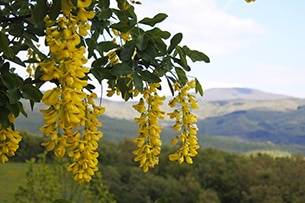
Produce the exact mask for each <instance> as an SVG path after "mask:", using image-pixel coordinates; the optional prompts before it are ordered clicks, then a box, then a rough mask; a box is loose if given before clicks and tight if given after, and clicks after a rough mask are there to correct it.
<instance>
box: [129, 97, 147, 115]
mask: <svg viewBox="0 0 305 203" xmlns="http://www.w3.org/2000/svg"><path fill="white" fill-rule="evenodd" d="M132 107H133V108H134V109H135V110H137V111H138V112H140V113H144V112H145V111H146V107H145V104H144V100H143V98H141V99H140V101H139V103H138V104H135V105H132Z"/></svg>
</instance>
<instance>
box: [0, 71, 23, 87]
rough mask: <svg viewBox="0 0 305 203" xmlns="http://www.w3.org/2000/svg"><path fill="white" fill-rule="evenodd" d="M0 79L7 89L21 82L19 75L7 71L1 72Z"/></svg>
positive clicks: (20, 84) (17, 85)
mask: <svg viewBox="0 0 305 203" xmlns="http://www.w3.org/2000/svg"><path fill="white" fill-rule="evenodd" d="M0 79H1V81H2V82H3V84H4V86H5V87H6V88H8V89H13V88H15V87H20V86H22V84H23V82H22V79H21V78H20V77H19V76H17V75H16V74H13V73H9V72H8V73H4V74H2V75H1V76H0Z"/></svg>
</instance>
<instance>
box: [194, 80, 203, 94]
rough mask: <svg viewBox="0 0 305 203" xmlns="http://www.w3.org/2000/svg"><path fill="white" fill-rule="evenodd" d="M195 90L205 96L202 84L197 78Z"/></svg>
mask: <svg viewBox="0 0 305 203" xmlns="http://www.w3.org/2000/svg"><path fill="white" fill-rule="evenodd" d="M195 91H196V93H199V94H200V96H203V90H202V86H201V84H200V82H199V81H198V79H197V78H195Z"/></svg>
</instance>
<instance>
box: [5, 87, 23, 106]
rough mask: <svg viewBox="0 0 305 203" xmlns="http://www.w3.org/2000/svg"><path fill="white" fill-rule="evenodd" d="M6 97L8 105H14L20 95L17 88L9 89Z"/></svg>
mask: <svg viewBox="0 0 305 203" xmlns="http://www.w3.org/2000/svg"><path fill="white" fill-rule="evenodd" d="M7 97H8V99H9V102H10V104H15V103H17V102H18V101H19V99H20V98H21V93H20V91H19V90H18V89H17V88H13V89H9V90H8V91H7Z"/></svg>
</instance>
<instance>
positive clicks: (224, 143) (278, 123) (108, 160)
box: [0, 88, 305, 203]
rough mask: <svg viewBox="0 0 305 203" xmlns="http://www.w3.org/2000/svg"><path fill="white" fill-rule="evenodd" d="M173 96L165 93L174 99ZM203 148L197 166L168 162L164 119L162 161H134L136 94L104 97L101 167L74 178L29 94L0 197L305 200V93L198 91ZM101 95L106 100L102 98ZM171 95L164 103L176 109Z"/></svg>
mask: <svg viewBox="0 0 305 203" xmlns="http://www.w3.org/2000/svg"><path fill="white" fill-rule="evenodd" d="M169 99H170V97H168V98H167V100H169ZM198 100H199V106H200V108H199V109H196V110H195V113H196V114H197V115H198V119H199V120H198V128H199V131H198V139H199V143H200V145H201V149H200V150H199V154H198V155H197V156H196V157H195V158H194V163H193V164H192V165H188V164H178V163H176V162H170V161H169V160H168V155H169V154H170V153H172V152H173V151H175V150H176V147H175V146H170V144H169V143H170V140H171V139H172V138H174V137H175V136H176V133H175V132H174V131H173V130H172V128H171V126H172V125H173V122H172V121H170V120H169V119H168V118H166V119H165V120H162V126H163V132H162V134H161V137H162V140H163V147H162V150H161V151H162V153H161V155H160V164H159V165H157V166H156V167H155V168H153V169H151V170H150V171H149V172H148V173H143V171H141V169H140V168H139V166H138V163H135V162H134V155H133V153H132V152H133V150H135V149H136V145H135V144H134V143H133V142H132V140H131V139H130V138H133V137H136V136H137V134H136V131H137V124H135V123H134V122H133V119H134V117H137V116H138V114H137V112H136V111H135V110H133V108H132V105H133V104H135V103H137V101H136V100H135V101H131V102H127V103H125V102H118V101H110V100H106V99H103V100H102V101H101V102H102V105H103V106H105V107H106V110H107V111H106V112H105V114H104V115H103V116H102V117H101V118H100V119H101V121H102V122H103V126H102V127H101V130H102V131H103V133H104V137H103V138H102V139H101V141H100V145H99V149H98V151H99V153H100V155H99V157H98V159H99V169H100V171H99V172H97V174H96V175H95V176H94V177H93V180H92V181H91V182H90V183H89V184H82V185H78V184H75V181H74V180H73V177H72V176H71V174H70V173H67V172H66V164H67V160H66V159H63V160H57V159H56V158H55V157H54V155H53V153H47V154H45V153H43V152H44V151H45V149H44V148H43V147H42V146H40V143H41V142H43V141H44V140H45V138H44V137H43V136H42V135H41V133H40V131H39V126H41V125H43V119H42V115H41V113H40V112H39V110H40V109H44V108H45V107H44V106H43V105H42V104H38V105H35V106H34V109H33V111H30V106H29V105H26V103H24V104H25V105H26V106H25V107H26V109H27V112H28V117H27V118H25V117H23V116H20V117H19V118H18V119H17V122H16V127H17V129H19V130H21V132H20V133H21V134H22V136H23V140H22V141H21V143H20V148H19V149H18V151H17V153H16V156H15V157H12V158H10V161H9V163H6V164H4V165H2V166H1V167H0V179H1V183H0V193H1V194H2V195H1V197H0V202H24V203H28V202H56V201H54V200H55V199H58V198H63V199H67V200H70V201H72V202H75V203H83V202H86V201H87V202H92V203H95V202H115V201H116V202H120V203H121V202H122V203H124V202H126V203H128V202H147V203H153V202H155V201H156V200H157V199H159V198H160V197H161V198H162V197H164V198H165V200H166V201H167V202H168V203H170V202H175V203H178V202H181V203H188V202H189V203H193V202H209V203H220V202H226V203H237V202H244V203H256V202H259V203H262V202H263V203H264V202H266V203H267V202H279V203H282V202H283V203H284V202H285V203H286V202H287V203H290V202H291V203H292V202H293V203H298V202H299V203H302V202H304V201H305V197H304V193H305V173H304V168H305V159H304V155H305V141H304V140H305V128H304V126H305V125H304V124H305V99H300V98H295V97H290V96H286V95H277V94H272V93H267V92H263V91H259V90H255V89H248V88H218V89H209V90H206V91H205V94H204V97H200V98H198ZM97 102H100V101H97ZM166 103H167V102H165V105H164V110H166V111H167V112H170V109H169V108H168V107H167V105H166Z"/></svg>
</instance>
